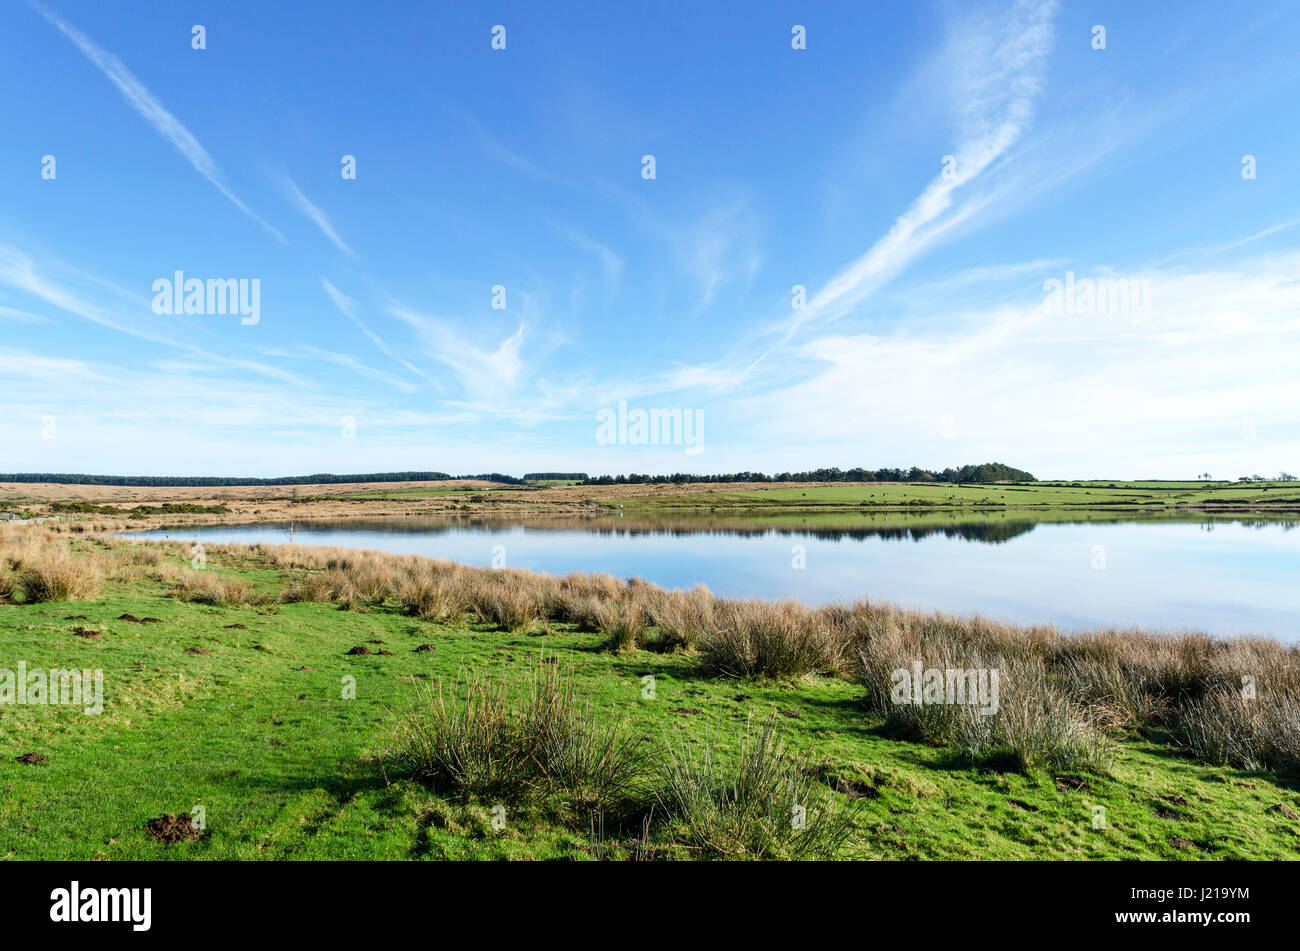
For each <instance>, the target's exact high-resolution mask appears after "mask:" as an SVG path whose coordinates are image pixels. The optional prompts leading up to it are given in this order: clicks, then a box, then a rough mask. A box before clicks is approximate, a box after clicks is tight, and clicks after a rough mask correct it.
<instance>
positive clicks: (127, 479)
mask: <svg viewBox="0 0 1300 951" xmlns="http://www.w3.org/2000/svg"><path fill="white" fill-rule="evenodd" d="M447 479H478V480H480V481H483V482H500V483H504V484H506V485H523V482H524V480H523V479H518V478H515V477H514V476H508V475H502V474H501V473H500V472H488V473H483V474H480V475H464V476H452V475H449V474H448V473H446V472H366V473H362V474H360V475H335V474H334V473H332V472H317V473H315V474H313V475H304V476H281V477H279V478H275V479H254V478H242V477H239V476H112V475H84V474H82V473H68V472H12V473H0V482H48V483H52V484H55V485H129V486H187V485H193V486H235V485H334V484H337V483H344V482H441V481H444V480H447Z"/></svg>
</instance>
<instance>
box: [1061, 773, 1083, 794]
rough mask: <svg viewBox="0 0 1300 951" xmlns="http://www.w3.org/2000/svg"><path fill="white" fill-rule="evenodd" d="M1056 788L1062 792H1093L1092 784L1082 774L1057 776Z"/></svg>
mask: <svg viewBox="0 0 1300 951" xmlns="http://www.w3.org/2000/svg"><path fill="white" fill-rule="evenodd" d="M1055 778H1056V788H1057V789H1059V790H1060V791H1061V792H1092V785H1091V784H1090V783H1089V782H1088V781H1087V780H1086V779H1083V778H1082V777H1080V776H1057V777H1055Z"/></svg>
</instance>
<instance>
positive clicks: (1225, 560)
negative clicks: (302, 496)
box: [141, 514, 1300, 641]
mask: <svg viewBox="0 0 1300 951" xmlns="http://www.w3.org/2000/svg"><path fill="white" fill-rule="evenodd" d="M1297 524H1300V522H1296V521H1280V520H1272V519H1260V518H1250V517H1247V518H1225V517H1221V516H1220V517H1216V519H1215V520H1212V521H1211V520H1207V519H1200V520H1189V521H1168V520H1161V521H1134V520H1109V521H1096V522H1084V523H1069V522H1035V521H1034V520H1033V519H1031V518H1018V517H1015V516H1004V517H1001V518H996V519H992V520H986V521H981V522H962V521H960V520H954V521H951V522H947V523H941V524H938V525H936V524H934V522H933V520H931V521H929V522H928V523H927V522H920V521H916V520H910V519H909V518H908V517H907V516H902V515H898V516H882V515H879V514H877V515H873V516H863V517H861V518H856V517H854V516H845V517H830V516H810V517H807V518H800V517H797V516H796V517H782V518H779V519H766V520H765V519H758V518H726V519H698V520H683V519H674V520H671V521H647V520H644V519H638V520H635V521H633V520H632V519H626V520H625V519H620V518H600V519H571V520H564V519H539V520H529V519H524V518H521V519H515V520H510V521H495V522H494V521H485V520H481V519H474V520H469V519H446V520H433V519H427V518H422V519H402V520H387V521H381V520H373V519H371V520H365V521H351V520H348V521H329V522H315V523H308V522H298V523H295V524H293V526H292V527H291V526H289V525H288V524H258V525H225V526H215V527H210V528H200V529H182V530H176V531H170V532H169V531H154V532H144V533H141V535H142V536H143V537H149V538H173V539H178V540H184V541H190V540H199V541H204V542H208V543H220V542H243V543H247V544H253V543H257V542H261V543H265V544H277V543H283V542H288V541H290V540H291V539H292V541H294V542H297V543H299V544H304V545H341V546H346V547H351V548H369V549H378V550H382V551H388V552H398V553H410V554H419V555H426V556H429V557H436V558H448V559H452V560H454V561H459V562H462V563H465V564H470V565H484V566H487V565H490V564H491V563H492V558H493V551H494V549H496V548H497V546H501V549H503V551H504V556H505V561H506V564H507V565H508V566H509V567H513V568H530V569H533V570H535V571H544V572H549V573H552V574H563V573H565V572H568V571H591V572H599V571H607V572H609V573H611V574H613V575H616V576H619V577H624V578H627V577H632V576H639V577H641V578H644V579H646V580H647V581H651V582H654V583H656V584H659V585H663V586H664V587H669V588H690V587H693V586H695V585H697V584H704V585H707V586H708V587H709V588H710V590H712V591H713V592H714V593H715V594H720V595H731V596H755V597H763V598H784V597H793V598H798V599H799V600H801V601H804V602H806V603H809V604H817V603H826V602H830V601H836V600H844V601H848V600H853V599H856V598H861V597H868V598H870V599H872V600H879V601H891V602H894V603H897V604H901V605H905V606H908V607H915V608H923V609H934V610H942V611H949V612H954V613H959V614H982V615H986V616H989V617H994V618H999V619H1003V620H1008V621H1015V622H1026V623H1031V622H1043V621H1047V622H1051V623H1054V624H1056V625H1058V626H1060V627H1062V628H1064V629H1068V630H1081V629H1085V628H1092V627H1104V626H1122V627H1127V626H1139V627H1144V628H1152V629H1163V630H1178V629H1184V628H1193V629H1198V630H1204V631H1208V632H1210V633H1214V634H1245V633H1258V634H1270V635H1273V636H1275V637H1278V638H1281V639H1283V640H1287V641H1297V640H1300V583H1297V582H1298V581H1300V531H1296V530H1295V528H1296V526H1297ZM800 561H802V563H803V565H804V567H802V568H799V567H795V566H796V565H797V564H799V563H800Z"/></svg>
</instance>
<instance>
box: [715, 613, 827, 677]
mask: <svg viewBox="0 0 1300 951" xmlns="http://www.w3.org/2000/svg"><path fill="white" fill-rule="evenodd" d="M817 621H818V616H817V615H816V614H815V613H812V612H809V611H807V610H806V609H805V608H804V607H803V606H802V605H800V604H798V603H797V602H795V601H779V602H768V601H757V600H750V601H720V602H717V603H716V605H715V607H714V611H713V623H712V624H711V625H710V626H709V627H708V628H707V629H706V630H705V632H704V634H703V637H701V638H700V639H699V645H700V649H701V650H702V651H703V652H704V655H705V661H706V663H707V664H708V666H709V667H710V668H711V669H713V670H714V671H716V672H717V673H720V674H724V675H726V676H731V677H745V678H755V677H767V678H771V679H774V680H781V679H793V678H798V677H803V676H806V675H808V674H815V673H826V674H834V673H838V672H839V671H840V670H841V669H842V668H843V667H844V663H845V661H844V643H843V641H842V639H841V638H840V637H839V636H837V632H835V631H833V630H831V629H829V628H823V627H822V626H820V625H819V624H818V623H817Z"/></svg>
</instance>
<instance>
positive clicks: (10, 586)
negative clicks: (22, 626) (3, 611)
mask: <svg viewBox="0 0 1300 951" xmlns="http://www.w3.org/2000/svg"><path fill="white" fill-rule="evenodd" d="M17 596H18V579H17V577H15V576H14V573H13V572H12V571H10V570H9V569H8V568H7V567H6V566H5V565H3V564H0V604H9V603H12V602H13V601H14V600H15V599H16V598H17Z"/></svg>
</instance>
